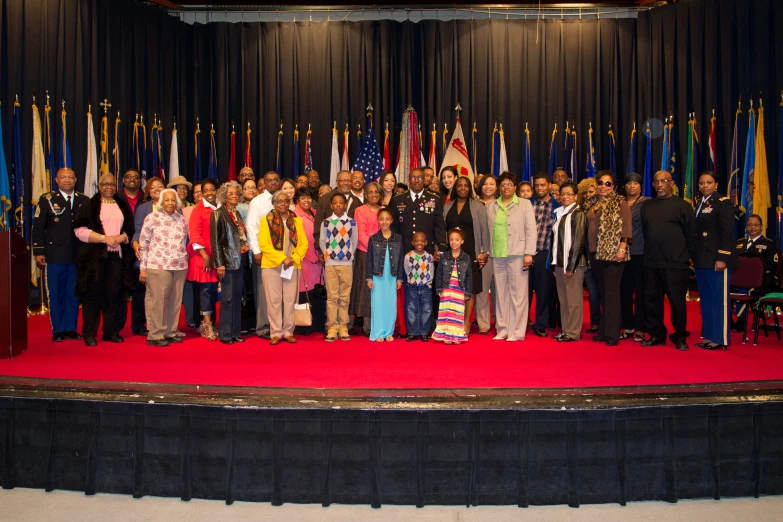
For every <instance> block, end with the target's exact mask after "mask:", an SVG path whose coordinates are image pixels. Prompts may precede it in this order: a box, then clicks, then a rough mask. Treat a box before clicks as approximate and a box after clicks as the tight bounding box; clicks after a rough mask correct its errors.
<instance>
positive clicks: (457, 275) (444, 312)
mask: <svg viewBox="0 0 783 522" xmlns="http://www.w3.org/2000/svg"><path fill="white" fill-rule="evenodd" d="M448 237H449V247H450V248H451V250H450V251H449V252H447V253H446V254H445V255H444V256H443V257H441V258H440V268H439V269H438V274H437V277H436V278H435V291H436V292H437V293H438V296H440V307H439V309H438V324H437V326H436V327H435V332H434V333H433V334H432V338H433V339H434V340H436V341H443V342H445V343H446V344H459V343H461V342H464V341H467V340H468V336H467V335H466V333H465V301H467V300H469V299H470V296H471V294H472V291H473V280H472V269H471V266H470V257H468V254H466V253H465V252H463V251H462V244H463V243H464V242H465V233H464V232H463V231H462V230H460V229H459V228H452V229H451V230H449V236H448Z"/></svg>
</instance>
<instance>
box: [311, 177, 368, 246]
mask: <svg viewBox="0 0 783 522" xmlns="http://www.w3.org/2000/svg"><path fill="white" fill-rule="evenodd" d="M312 172H313V171H312V170H311V171H310V174H312ZM357 172H358V173H359V175H360V176H361V177H362V186H364V173H362V172H359V171H358V170H357V171H354V174H351V173H350V172H349V171H347V170H341V171H340V172H338V173H337V188H336V189H334V190H332V191H331V192H329V193H328V194H327V195H326V196H324V197H321V198H319V199H318V204H317V205H316V206H315V226H314V227H313V241H314V242H315V251H316V252H317V253H318V257H319V258H321V261H323V255H324V253H323V251H322V250H321V244H320V239H321V223H323V222H324V220H325V219H326V218H328V217H329V216H331V215H332V203H331V201H332V196H333V195H335V194H342V195H343V196H345V200H346V203H345V204H346V209H345V213H346V214H348V217H349V218H351V219H353V215H354V212H356V208H357V207H358V206H359V205H361V204H362V202H361V201H359V200H358V199H357V198H356V197H355V196H354V195H353V193H352V192H351V188H352V186H353V183H352V182H353V176H354V175H355V174H356V173H357Z"/></svg>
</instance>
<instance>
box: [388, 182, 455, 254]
mask: <svg viewBox="0 0 783 522" xmlns="http://www.w3.org/2000/svg"><path fill="white" fill-rule="evenodd" d="M408 187H409V189H408V191H407V192H403V193H402V194H398V195H396V196H394V197H393V198H392V200H391V205H390V207H391V211H392V214H393V215H394V220H393V221H392V230H393V231H394V232H396V233H398V234H400V235H401V236H402V248H403V251H405V252H408V249H411V248H412V246H411V241H413V234H414V233H416V232H424V233H425V234H426V235H427V247H426V248H425V250H426V251H427V252H429V253H430V254H432V255H433V257H434V258H435V261H437V260H438V259H439V258H440V252H445V251H446V249H447V248H448V246H447V239H446V222H445V221H444V219H443V203H442V202H441V200H440V196H439V195H438V194H435V193H434V192H430V191H429V190H427V189H425V188H424V172H423V171H422V169H412V170H411V172H410V174H409V175H408Z"/></svg>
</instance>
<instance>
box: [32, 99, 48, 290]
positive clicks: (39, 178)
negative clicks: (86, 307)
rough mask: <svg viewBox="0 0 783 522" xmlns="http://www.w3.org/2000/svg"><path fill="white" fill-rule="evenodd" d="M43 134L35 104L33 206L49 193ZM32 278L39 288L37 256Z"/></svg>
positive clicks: (33, 265)
mask: <svg viewBox="0 0 783 522" xmlns="http://www.w3.org/2000/svg"><path fill="white" fill-rule="evenodd" d="M41 134H42V133H41V114H40V113H39V112H38V107H37V106H36V105H35V104H33V192H32V196H33V197H32V200H31V202H32V204H33V205H37V204H38V201H39V200H40V199H41V197H42V196H43V195H44V194H46V193H47V192H49V188H48V187H47V182H46V181H47V176H46V163H45V161H44V151H43V142H42V141H41ZM42 203H43V202H42ZM39 208H40V207H39ZM35 215H36V217H38V210H36V212H35ZM30 276H31V277H30V280H31V282H32V283H33V286H36V287H37V286H38V279H39V278H40V277H41V270H40V269H39V268H38V264H37V263H36V262H35V256H30ZM41 304H43V302H42V303H41Z"/></svg>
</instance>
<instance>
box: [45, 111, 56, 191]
mask: <svg viewBox="0 0 783 522" xmlns="http://www.w3.org/2000/svg"><path fill="white" fill-rule="evenodd" d="M51 112H52V108H51V106H49V103H47V104H46V105H44V127H46V128H45V129H44V140H45V141H44V167H45V168H46V191H47V192H48V191H50V190H57V180H56V179H55V177H56V175H57V172H56V170H55V168H54V144H53V143H52V118H51V115H50V114H51Z"/></svg>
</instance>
